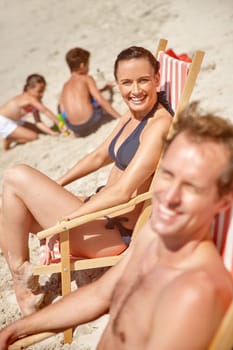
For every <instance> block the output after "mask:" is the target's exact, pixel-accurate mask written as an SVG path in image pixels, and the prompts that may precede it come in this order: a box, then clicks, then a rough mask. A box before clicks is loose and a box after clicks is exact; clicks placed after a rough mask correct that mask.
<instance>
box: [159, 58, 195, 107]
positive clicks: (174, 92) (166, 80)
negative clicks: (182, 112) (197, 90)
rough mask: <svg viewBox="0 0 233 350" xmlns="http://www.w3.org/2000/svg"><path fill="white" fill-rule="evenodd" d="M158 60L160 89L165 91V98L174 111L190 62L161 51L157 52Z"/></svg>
mask: <svg viewBox="0 0 233 350" xmlns="http://www.w3.org/2000/svg"><path fill="white" fill-rule="evenodd" d="M158 61H159V62H160V90H161V91H166V94H167V99H168V101H169V102H170V104H171V106H172V109H173V110H174V111H175V110H176V108H177V105H178V103H179V100H180V96H181V93H182V90H183V87H184V83H185V80H186V77H187V74H188V71H189V68H190V65H191V63H188V62H184V61H181V60H177V59H176V58H173V57H171V56H169V55H167V54H166V53H165V52H163V51H160V52H159V54H158Z"/></svg>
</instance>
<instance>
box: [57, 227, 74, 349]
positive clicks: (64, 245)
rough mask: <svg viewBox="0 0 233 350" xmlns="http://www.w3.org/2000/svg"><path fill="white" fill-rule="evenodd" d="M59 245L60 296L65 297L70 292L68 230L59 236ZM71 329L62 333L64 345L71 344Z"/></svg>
mask: <svg viewBox="0 0 233 350" xmlns="http://www.w3.org/2000/svg"><path fill="white" fill-rule="evenodd" d="M60 245H61V284H62V296H65V295H67V294H69V293H70V292H71V277H70V276H71V271H70V242H69V230H67V231H64V232H62V233H61V234H60ZM72 337H73V334H72V328H70V329H67V330H66V331H64V343H69V344H70V343H71V342H72Z"/></svg>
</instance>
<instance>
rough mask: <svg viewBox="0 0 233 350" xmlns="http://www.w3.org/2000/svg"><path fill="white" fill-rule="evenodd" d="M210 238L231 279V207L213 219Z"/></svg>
mask: <svg viewBox="0 0 233 350" xmlns="http://www.w3.org/2000/svg"><path fill="white" fill-rule="evenodd" d="M212 238H213V241H214V242H215V244H216V246H217V248H218V251H219V252H220V254H221V255H222V257H223V261H224V264H225V266H226V268H227V269H228V270H229V271H230V272H231V274H232V278H233V206H232V207H231V208H229V209H228V210H227V211H225V212H223V213H221V214H219V215H217V216H216V218H215V219H214V221H213V224H212Z"/></svg>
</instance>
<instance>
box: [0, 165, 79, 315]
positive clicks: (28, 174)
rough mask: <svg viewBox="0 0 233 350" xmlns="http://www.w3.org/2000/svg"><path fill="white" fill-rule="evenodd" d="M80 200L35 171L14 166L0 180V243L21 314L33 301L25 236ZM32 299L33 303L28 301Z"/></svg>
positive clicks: (46, 225) (59, 215)
mask: <svg viewBox="0 0 233 350" xmlns="http://www.w3.org/2000/svg"><path fill="white" fill-rule="evenodd" d="M81 203H82V202H81V201H80V200H79V199H78V198H77V197H76V196H74V195H73V194H72V193H70V192H68V191H67V190H65V189H64V188H63V187H61V186H60V185H58V184H57V183H56V182H54V181H52V180H51V179H49V178H48V177H47V176H45V175H43V174H42V173H40V172H39V171H37V170H35V169H33V168H31V167H29V166H26V165H17V166H15V167H12V168H11V169H9V170H7V171H6V173H5V176H4V179H3V193H2V209H1V216H0V222H1V226H0V244H1V248H2V250H3V252H4V255H5V258H6V260H7V262H8V265H9V268H10V270H11V273H12V277H13V280H14V284H15V290H16V296H17V300H18V301H19V304H20V306H21V309H22V311H23V312H24V313H30V312H32V311H34V310H33V308H32V304H33V303H34V302H37V301H36V300H35V298H34V297H35V296H34V295H33V294H32V293H31V292H29V289H28V281H29V275H30V273H29V265H28V259H29V256H28V234H29V232H33V230H34V228H35V225H37V227H38V225H39V227H41V228H46V227H49V226H52V225H53V224H55V223H56V222H57V220H58V218H59V217H61V216H65V215H67V214H68V213H70V212H72V211H74V210H75V209H77V208H78V207H79V206H80V205H81ZM32 299H33V300H32Z"/></svg>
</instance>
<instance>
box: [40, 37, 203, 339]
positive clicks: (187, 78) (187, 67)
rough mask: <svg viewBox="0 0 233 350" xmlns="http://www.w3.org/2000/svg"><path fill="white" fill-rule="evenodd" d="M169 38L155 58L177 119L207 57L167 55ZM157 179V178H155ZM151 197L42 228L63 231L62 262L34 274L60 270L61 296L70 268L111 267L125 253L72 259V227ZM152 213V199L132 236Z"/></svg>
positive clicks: (65, 290) (42, 234) (67, 284)
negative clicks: (184, 59)
mask: <svg viewBox="0 0 233 350" xmlns="http://www.w3.org/2000/svg"><path fill="white" fill-rule="evenodd" d="M166 44H167V40H165V39H161V40H160V41H159V44H158V47H157V50H156V57H157V58H158V60H159V61H160V66H161V70H160V72H161V81H162V85H161V86H160V90H164V91H166V93H167V95H168V97H169V102H170V103H171V104H172V106H173V108H174V110H175V116H174V120H176V118H177V116H178V112H180V111H182V110H183V109H184V108H185V107H186V106H187V105H188V102H189V99H190V96H191V93H192V90H193V88H194V85H195V81H196V78H197V75H198V73H199V71H200V67H201V63H202V60H203V57H204V52H203V51H196V52H195V55H194V57H193V60H192V63H187V62H182V61H179V60H177V59H174V58H172V57H170V56H169V57H167V56H168V55H166V54H165V53H164V50H165V48H166ZM154 178H155V177H154ZM148 198H150V194H149V192H148V193H145V194H142V195H140V196H138V197H135V198H133V199H131V200H130V201H129V202H128V203H126V204H123V205H120V206H117V207H115V208H109V209H106V210H103V211H100V212H98V213H92V214H89V215H85V216H83V217H80V218H77V219H73V220H71V221H69V222H66V223H61V224H58V225H55V226H53V227H51V228H49V229H46V230H43V231H41V232H39V233H38V234H37V237H38V238H39V239H40V240H42V239H44V238H46V237H48V236H50V235H53V234H55V233H59V234H60V255H61V261H60V262H58V263H53V264H50V265H40V266H35V267H34V274H35V275H40V274H51V273H57V272H60V273H61V279H62V295H63V296H64V295H66V294H68V293H70V291H71V277H70V273H71V271H77V270H83V269H90V268H97V267H105V266H112V265H114V264H115V263H117V262H118V261H119V260H120V259H121V257H122V256H123V254H124V253H122V254H121V255H117V256H110V257H103V258H93V259H82V260H76V261H73V259H71V257H70V249H69V230H70V229H71V228H73V227H77V226H79V225H81V224H83V223H86V222H90V221H92V220H94V219H97V218H99V217H102V216H104V215H109V214H111V213H113V212H116V211H118V210H119V209H122V208H129V207H130V206H131V207H132V206H134V205H136V204H138V203H140V202H142V201H145V200H147V199H148ZM149 213H150V200H148V201H146V202H145V204H144V208H143V211H142V214H141V215H140V218H139V220H138V223H137V225H136V226H135V229H134V233H133V237H134V236H135V235H136V234H137V232H138V231H139V229H140V227H141V226H142V225H143V223H144V222H145V221H146V220H147V218H148V216H149ZM71 340H72V334H71V330H69V331H66V332H65V335H64V341H65V342H71Z"/></svg>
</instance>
